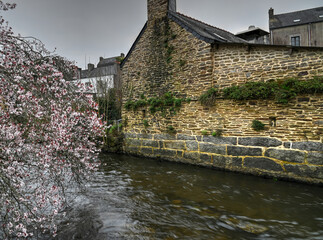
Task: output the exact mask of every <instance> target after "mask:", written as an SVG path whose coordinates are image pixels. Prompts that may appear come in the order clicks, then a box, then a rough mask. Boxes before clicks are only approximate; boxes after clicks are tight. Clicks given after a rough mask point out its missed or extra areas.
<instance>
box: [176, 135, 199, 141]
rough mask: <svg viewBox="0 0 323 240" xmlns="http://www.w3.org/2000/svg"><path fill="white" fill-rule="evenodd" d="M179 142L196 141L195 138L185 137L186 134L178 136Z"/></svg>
mask: <svg viewBox="0 0 323 240" xmlns="http://www.w3.org/2000/svg"><path fill="white" fill-rule="evenodd" d="M177 140H192V141H196V138H195V136H189V135H184V134H177Z"/></svg>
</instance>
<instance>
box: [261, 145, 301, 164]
mask: <svg viewBox="0 0 323 240" xmlns="http://www.w3.org/2000/svg"><path fill="white" fill-rule="evenodd" d="M265 156H266V157H270V158H275V159H277V160H281V161H285V162H294V163H304V161H305V153H304V152H299V151H297V150H284V149H274V148H271V149H267V150H266V152H265Z"/></svg>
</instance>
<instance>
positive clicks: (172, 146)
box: [124, 133, 323, 185]
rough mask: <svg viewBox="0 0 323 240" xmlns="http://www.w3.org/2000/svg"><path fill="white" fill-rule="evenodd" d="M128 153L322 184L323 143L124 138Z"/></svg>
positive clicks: (147, 136)
mask: <svg viewBox="0 0 323 240" xmlns="http://www.w3.org/2000/svg"><path fill="white" fill-rule="evenodd" d="M124 150H125V152H127V153H130V154H133V155H139V156H146V157H152V158H159V159H166V160H170V161H175V162H183V163H190V164H194V165H200V166H206V167H214V168H217V169H223V170H229V171H236V172H241V173H247V174H253V175H257V176H265V177H271V178H280V179H288V180H294V181H295V180H296V181H300V182H306V183H311V184H319V185H323V164H322V151H323V144H322V143H319V142H282V141H280V140H278V139H276V138H269V137H213V136H194V135H183V134H176V135H169V134H133V133H127V134H126V135H125V145H124Z"/></svg>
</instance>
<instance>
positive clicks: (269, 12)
mask: <svg viewBox="0 0 323 240" xmlns="http://www.w3.org/2000/svg"><path fill="white" fill-rule="evenodd" d="M268 14H269V20H270V19H272V18H274V9H273V8H270V9H269V11H268Z"/></svg>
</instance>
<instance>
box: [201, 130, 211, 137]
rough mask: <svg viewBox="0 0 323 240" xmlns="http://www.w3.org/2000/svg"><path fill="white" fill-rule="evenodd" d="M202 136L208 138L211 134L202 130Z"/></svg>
mask: <svg viewBox="0 0 323 240" xmlns="http://www.w3.org/2000/svg"><path fill="white" fill-rule="evenodd" d="M201 134H202V135H204V136H207V135H209V132H208V131H207V130H202V131H201Z"/></svg>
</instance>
